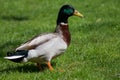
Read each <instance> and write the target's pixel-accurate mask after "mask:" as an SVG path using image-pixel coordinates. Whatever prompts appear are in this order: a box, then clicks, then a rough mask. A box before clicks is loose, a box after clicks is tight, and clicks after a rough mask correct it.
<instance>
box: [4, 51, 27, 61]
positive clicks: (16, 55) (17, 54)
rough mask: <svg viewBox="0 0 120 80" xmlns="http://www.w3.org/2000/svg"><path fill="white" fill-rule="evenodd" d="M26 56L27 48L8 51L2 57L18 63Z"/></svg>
mask: <svg viewBox="0 0 120 80" xmlns="http://www.w3.org/2000/svg"><path fill="white" fill-rule="evenodd" d="M27 56H28V50H17V51H13V52H8V53H7V57H4V58H5V59H8V60H10V61H13V62H17V63H19V62H22V61H23V59H24V58H25V57H27Z"/></svg>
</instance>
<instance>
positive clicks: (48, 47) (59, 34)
mask: <svg viewBox="0 0 120 80" xmlns="http://www.w3.org/2000/svg"><path fill="white" fill-rule="evenodd" d="M73 15H75V16H79V17H83V15H82V14H81V13H79V12H78V11H77V10H75V9H74V8H73V7H72V6H71V5H63V6H62V7H61V8H60V11H59V13H58V18H57V23H56V28H55V31H54V32H53V33H48V34H40V35H38V36H36V37H34V38H32V39H31V40H28V41H27V42H25V43H23V44H22V45H20V46H19V47H17V48H16V50H15V51H14V52H8V53H7V57H4V58H5V59H8V60H11V61H13V62H18V63H21V62H28V61H30V62H34V63H37V65H38V66H39V65H40V64H43V63H46V64H47V65H48V68H49V69H50V70H53V67H52V65H51V60H52V59H53V58H55V57H57V56H58V55H61V54H63V53H64V52H65V50H66V49H67V47H68V46H69V44H70V40H71V36H70V32H69V27H68V18H69V17H70V16H73Z"/></svg>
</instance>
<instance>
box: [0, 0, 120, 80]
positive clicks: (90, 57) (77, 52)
mask: <svg viewBox="0 0 120 80" xmlns="http://www.w3.org/2000/svg"><path fill="white" fill-rule="evenodd" d="M119 3H120V0H57V1H55V0H50V1H48V0H0V80H120V5H119ZM63 4H71V5H73V6H74V7H75V9H77V10H78V11H80V12H81V13H82V14H83V15H84V16H85V17H84V18H83V19H81V18H79V17H71V18H70V19H69V27H70V32H71V35H72V41H71V45H70V46H69V48H68V49H67V51H66V52H65V53H64V54H63V55H61V56H59V57H58V58H56V59H54V60H52V65H53V67H54V69H55V71H53V72H51V71H49V69H48V68H47V67H46V66H45V67H46V68H45V70H44V71H39V69H38V68H37V67H36V66H35V65H34V64H33V63H25V64H18V63H13V62H10V61H8V60H5V59H3V57H4V56H6V53H7V52H8V51H12V50H14V49H15V48H16V47H17V46H19V45H20V44H21V43H23V42H25V41H27V40H29V39H31V38H32V37H33V36H35V35H37V34H40V33H46V32H53V31H54V28H55V26H56V18H57V14H58V11H59V8H60V7H61V6H62V5H63ZM60 70H63V72H60Z"/></svg>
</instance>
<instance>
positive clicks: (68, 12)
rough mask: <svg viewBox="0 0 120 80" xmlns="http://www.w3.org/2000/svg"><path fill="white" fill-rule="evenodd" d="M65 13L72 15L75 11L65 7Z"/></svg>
mask: <svg viewBox="0 0 120 80" xmlns="http://www.w3.org/2000/svg"><path fill="white" fill-rule="evenodd" d="M64 13H66V14H68V15H70V14H72V13H73V10H72V9H64Z"/></svg>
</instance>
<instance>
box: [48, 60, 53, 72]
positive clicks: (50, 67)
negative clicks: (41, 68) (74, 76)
mask: <svg viewBox="0 0 120 80" xmlns="http://www.w3.org/2000/svg"><path fill="white" fill-rule="evenodd" d="M47 65H48V67H49V69H50V70H51V71H53V67H52V65H51V63H50V62H47Z"/></svg>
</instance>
